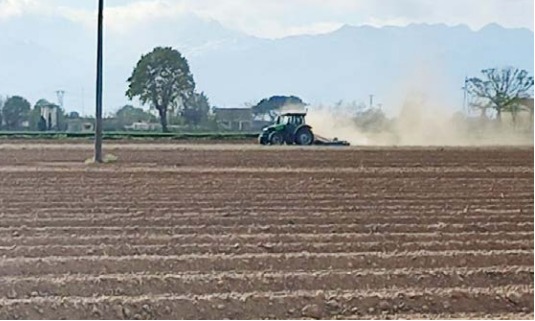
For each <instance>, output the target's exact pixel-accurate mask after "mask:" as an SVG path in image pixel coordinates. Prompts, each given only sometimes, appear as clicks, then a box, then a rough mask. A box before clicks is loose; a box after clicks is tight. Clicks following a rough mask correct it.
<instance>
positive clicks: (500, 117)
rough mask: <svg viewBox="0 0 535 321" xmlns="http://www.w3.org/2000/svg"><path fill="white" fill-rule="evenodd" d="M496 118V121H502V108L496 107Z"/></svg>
mask: <svg viewBox="0 0 535 321" xmlns="http://www.w3.org/2000/svg"><path fill="white" fill-rule="evenodd" d="M496 120H497V121H498V123H501V122H502V109H501V108H497V109H496Z"/></svg>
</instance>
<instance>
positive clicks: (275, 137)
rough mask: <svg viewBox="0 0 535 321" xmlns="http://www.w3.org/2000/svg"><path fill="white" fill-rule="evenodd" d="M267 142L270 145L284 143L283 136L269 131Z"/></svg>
mask: <svg viewBox="0 0 535 321" xmlns="http://www.w3.org/2000/svg"><path fill="white" fill-rule="evenodd" d="M269 143H270V144H271V145H282V144H283V143H284V137H282V134H281V133H277V132H274V133H271V135H269Z"/></svg>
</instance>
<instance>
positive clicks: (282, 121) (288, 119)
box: [279, 116, 291, 125]
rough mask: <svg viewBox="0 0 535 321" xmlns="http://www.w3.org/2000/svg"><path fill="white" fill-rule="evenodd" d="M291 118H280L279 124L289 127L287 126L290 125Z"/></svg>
mask: <svg viewBox="0 0 535 321" xmlns="http://www.w3.org/2000/svg"><path fill="white" fill-rule="evenodd" d="M290 123H291V122H290V117H288V116H281V117H280V122H279V124H284V125H287V124H290Z"/></svg>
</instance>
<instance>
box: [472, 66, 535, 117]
mask: <svg viewBox="0 0 535 321" xmlns="http://www.w3.org/2000/svg"><path fill="white" fill-rule="evenodd" d="M481 73H482V74H483V77H482V78H470V79H468V81H467V84H468V92H469V93H470V94H472V95H474V96H475V97H476V98H478V100H479V101H478V102H476V103H474V104H473V106H475V107H476V108H478V107H484V108H485V109H487V108H492V109H494V110H495V111H496V118H497V119H498V121H501V116H502V112H511V113H512V114H513V119H515V116H516V114H517V113H518V106H519V102H520V101H521V99H523V98H526V97H529V96H530V93H529V91H530V89H531V88H532V87H533V77H532V76H529V73H528V72H527V71H526V70H520V69H517V68H512V67H509V68H505V69H496V68H491V69H485V70H482V71H481Z"/></svg>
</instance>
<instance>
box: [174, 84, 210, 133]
mask: <svg viewBox="0 0 535 321" xmlns="http://www.w3.org/2000/svg"><path fill="white" fill-rule="evenodd" d="M209 112H210V102H209V101H208V97H206V95H205V94H204V92H202V93H200V94H199V93H194V94H193V95H192V96H191V97H190V98H189V99H188V100H186V101H185V104H184V109H183V110H182V113H181V115H182V118H184V121H185V122H186V124H188V125H192V126H199V125H200V124H201V123H203V122H206V120H207V118H208V113H209Z"/></svg>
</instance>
